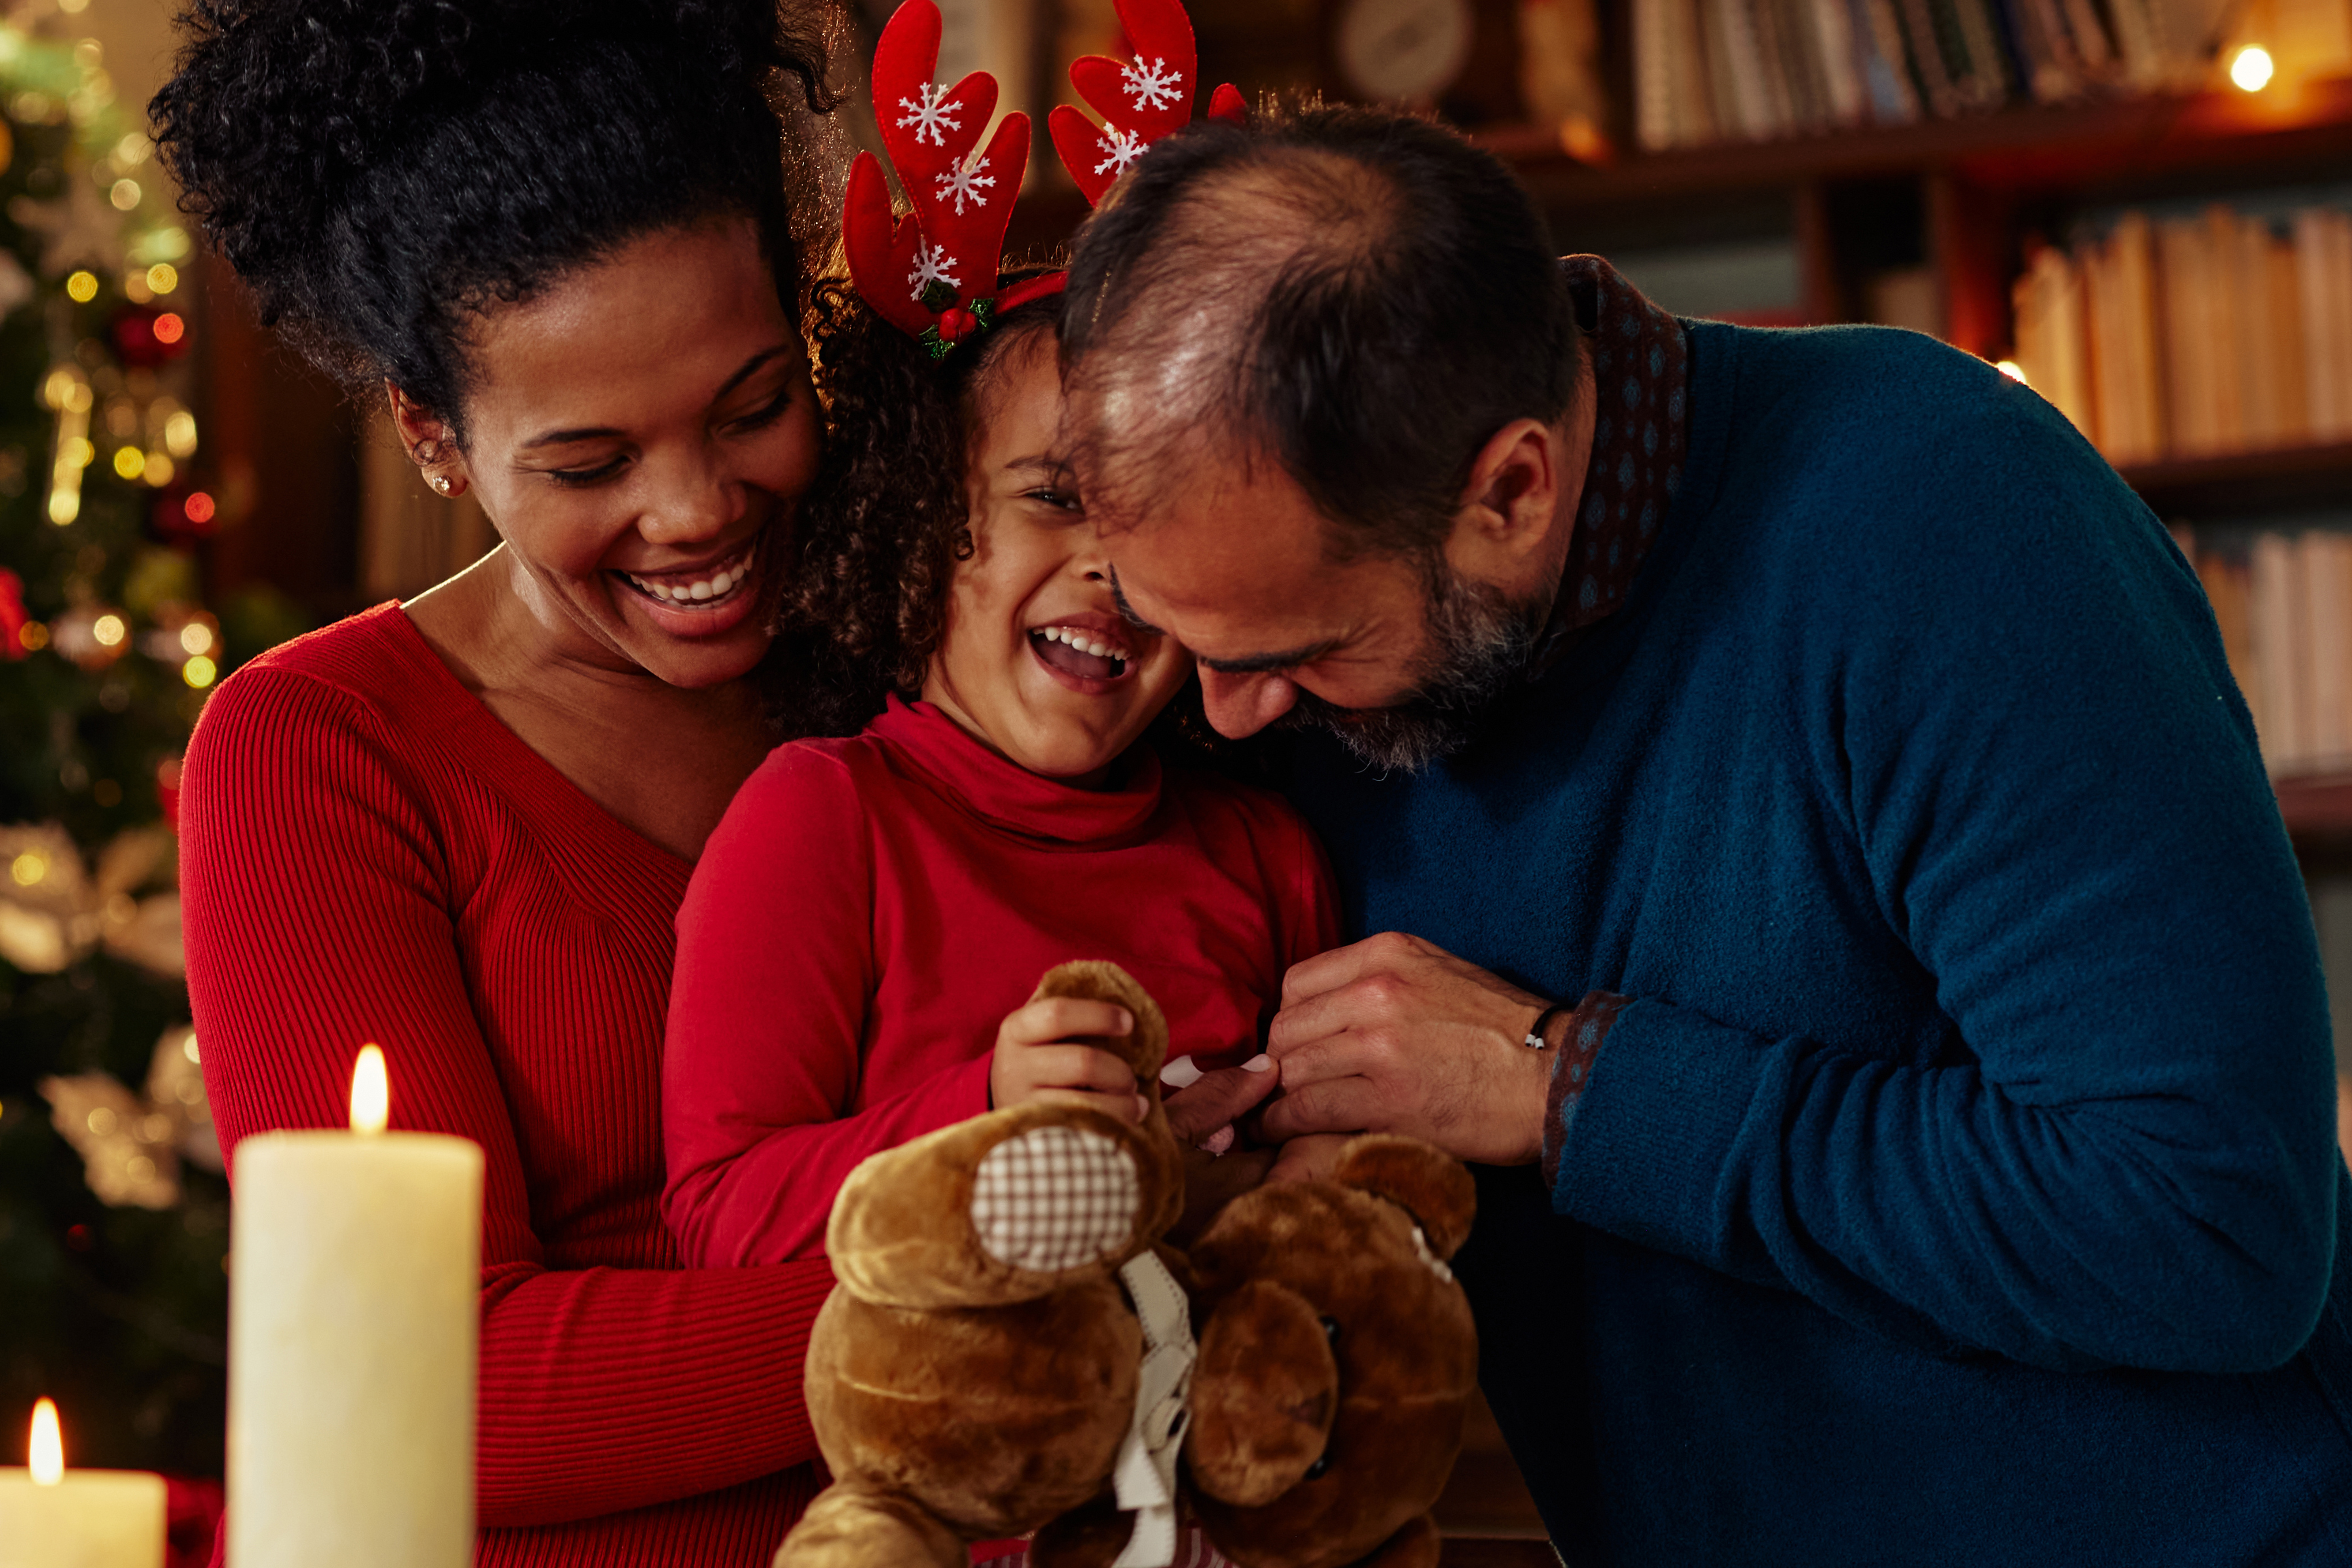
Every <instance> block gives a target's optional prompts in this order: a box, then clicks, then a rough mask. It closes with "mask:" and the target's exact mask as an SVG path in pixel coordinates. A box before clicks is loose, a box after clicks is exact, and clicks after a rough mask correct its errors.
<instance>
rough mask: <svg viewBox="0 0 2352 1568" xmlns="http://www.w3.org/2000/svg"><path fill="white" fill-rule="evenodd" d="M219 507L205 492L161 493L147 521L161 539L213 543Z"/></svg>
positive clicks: (159, 492) (175, 491)
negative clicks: (195, 540)
mask: <svg viewBox="0 0 2352 1568" xmlns="http://www.w3.org/2000/svg"><path fill="white" fill-rule="evenodd" d="M219 510H220V509H219V507H218V506H217V505H215V502H214V500H213V498H212V496H211V495H210V494H209V493H208V492H206V491H204V490H181V489H168V490H161V491H158V492H157V494H156V496H155V501H154V505H153V507H152V509H151V510H150V511H149V513H148V521H149V523H150V524H151V525H152V528H153V531H154V533H155V536H156V537H157V538H159V539H210V538H211V537H212V536H213V530H214V528H215V526H216V525H217V523H218V521H219V515H218V514H219Z"/></svg>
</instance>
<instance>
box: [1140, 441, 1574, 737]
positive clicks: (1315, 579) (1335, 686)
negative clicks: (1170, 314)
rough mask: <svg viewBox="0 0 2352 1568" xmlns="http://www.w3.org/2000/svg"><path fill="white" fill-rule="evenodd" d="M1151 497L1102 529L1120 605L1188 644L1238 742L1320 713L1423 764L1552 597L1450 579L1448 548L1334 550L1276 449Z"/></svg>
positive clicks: (1485, 696) (1531, 634)
mask: <svg viewBox="0 0 2352 1568" xmlns="http://www.w3.org/2000/svg"><path fill="white" fill-rule="evenodd" d="M1204 470H1205V471H1204ZM1155 500H1156V502H1157V504H1156V506H1155V508H1154V515H1153V516H1152V517H1151V518H1150V520H1149V521H1143V522H1142V523H1140V524H1139V526H1135V527H1131V528H1125V529H1122V530H1119V531H1113V532H1107V533H1106V534H1105V536H1104V540H1103V545H1104V551H1105V553H1106V554H1107V555H1108V557H1109V558H1110V561H1111V565H1112V571H1113V574H1114V582H1115V584H1116V585H1117V588H1118V593H1119V595H1120V600H1121V604H1122V606H1123V607H1124V608H1125V609H1126V610H1127V611H1128V613H1129V615H1131V616H1133V617H1134V618H1136V619H1138V620H1140V621H1142V622H1143V623H1145V624H1146V625H1148V626H1154V627H1157V628H1159V629H1160V630H1162V631H1165V632H1168V633H1169V634H1171V636H1173V637H1175V638H1176V640H1177V641H1179V642H1181V643H1182V644H1183V645H1184V646H1185V647H1187V648H1189V649H1191V650H1192V653H1193V654H1194V655H1195V656H1196V658H1197V660H1198V664H1199V668H1200V674H1201V685H1202V695H1203V697H1204V698H1205V700H1206V704H1207V709H1208V717H1209V721H1210V723H1212V724H1213V725H1214V726H1215V727H1216V729H1217V731H1218V732H1219V733H1221V734H1223V735H1227V736H1231V737H1234V738H1236V739H1238V738H1240V737H1241V736H1244V735H1251V734H1255V733H1256V732H1257V731H1260V730H1263V729H1265V728H1266V727H1267V726H1268V725H1272V724H1277V723H1288V724H1300V723H1312V724H1317V725H1319V726H1321V727H1323V728H1326V729H1328V730H1329V731H1332V732H1333V733H1334V734H1336V735H1337V736H1339V739H1340V740H1341V741H1342V742H1345V743H1346V744H1348V745H1349V748H1350V749H1351V750H1353V751H1355V752H1357V754H1358V755H1360V756H1361V757H1363V758H1364V759H1365V760H1366V761H1367V762H1369V763H1374V764H1376V765H1379V766H1383V767H1393V768H1399V769H1402V770H1405V771H1411V770H1412V769H1414V768H1418V767H1420V766H1422V765H1423V764H1425V763H1428V762H1430V761H1432V760H1433V759H1434V758H1435V757H1438V756H1442V755H1444V754H1445V753H1447V752H1452V751H1454V750H1455V749H1457V748H1458V747H1459V746H1460V744H1461V743H1462V742H1464V741H1465V739H1467V737H1468V733H1469V730H1470V726H1471V723H1472V721H1474V720H1475V718H1476V717H1477V715H1478V712H1479V711H1480V710H1482V709H1483V708H1484V707H1485V706H1486V702H1487V701H1488V700H1490V699H1491V698H1492V696H1493V695H1494V694H1495V692H1496V690H1498V689H1500V688H1501V687H1502V686H1503V685H1504V684H1506V683H1507V680H1508V679H1509V678H1510V676H1511V675H1512V674H1514V673H1516V672H1517V670H1518V669H1519V668H1522V667H1523V666H1524V665H1525V663H1526V660H1527V656H1528V651H1529V649H1530V648H1531V647H1533V644H1534V642H1535V639H1536V637H1537V636H1538V634H1539V633H1540V631H1541V629H1542V626H1543V623H1544V619H1545V616H1546V613H1547V612H1548V611H1549V600H1548V599H1547V600H1546V601H1544V602H1542V603H1530V604H1520V605H1512V604H1509V603H1507V602H1506V601H1505V600H1504V599H1503V597H1502V596H1501V595H1499V594H1497V593H1496V592H1495V590H1493V589H1492V588H1490V587H1487V586H1486V585H1485V584H1478V583H1474V582H1470V581H1467V580H1465V579H1463V578H1461V577H1458V576H1456V575H1455V574H1454V573H1453V572H1452V571H1451V569H1450V568H1448V567H1447V566H1446V564H1445V562H1444V555H1443V553H1442V552H1431V553H1430V555H1429V556H1428V557H1427V558H1425V559H1415V558H1412V557H1401V556H1397V555H1391V554H1366V555H1363V556H1360V557H1359V558H1358V559H1356V560H1353V561H1349V562H1346V563H1340V562H1338V561H1335V560H1333V559H1332V558H1331V557H1330V554H1329V552H1328V539H1329V537H1330V525H1329V524H1328V522H1327V521H1325V520H1324V518H1323V517H1322V515H1321V513H1319V512H1318V510H1316V509H1315V506H1314V503H1313V502H1312V501H1310V500H1308V499H1307V493H1306V491H1305V490H1303V489H1300V488H1299V486H1298V483H1297V481H1296V480H1295V479H1292V478H1291V477H1290V476H1289V475H1288V474H1286V473H1285V472H1284V471H1283V470H1282V469H1281V468H1280V467H1279V465H1277V464H1276V463H1274V462H1271V461H1268V460H1264V459H1261V460H1259V461H1256V462H1254V463H1248V464H1244V463H1239V462H1228V463H1216V464H1203V465H1200V466H1199V467H1197V468H1195V469H1194V472H1193V473H1192V475H1190V476H1188V477H1187V478H1186V479H1184V480H1183V481H1181V482H1179V483H1177V484H1174V485H1171V486H1169V487H1168V488H1167V489H1166V491H1165V492H1163V493H1162V494H1161V495H1160V496H1158V497H1156V498H1155Z"/></svg>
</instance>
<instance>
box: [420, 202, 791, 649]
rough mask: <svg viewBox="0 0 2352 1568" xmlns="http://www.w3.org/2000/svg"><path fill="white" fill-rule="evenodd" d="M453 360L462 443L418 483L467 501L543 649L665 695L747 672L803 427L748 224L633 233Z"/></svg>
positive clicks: (780, 328)
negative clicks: (469, 385)
mask: <svg viewBox="0 0 2352 1568" xmlns="http://www.w3.org/2000/svg"><path fill="white" fill-rule="evenodd" d="M470 354H471V358H472V362H473V364H474V367H475V370H476V373H477V383H476V385H475V387H474V388H473V390H472V391H471V392H470V394H469V395H468V397H467V424H468V426H469V428H468V431H467V445H466V447H465V450H464V451H463V452H462V453H461V454H457V455H456V457H455V458H454V460H453V461H450V462H448V463H446V464H443V465H436V467H435V468H433V470H432V471H435V472H444V473H449V474H452V475H455V476H461V477H462V478H463V479H465V480H466V482H467V483H468V484H470V485H472V486H473V487H474V489H475V490H476V492H477V493H478V495H479V496H480V497H481V500H482V505H483V508H484V510H487V511H488V513H489V515H490V518H491V520H492V521H495V522H496V523H497V524H498V529H499V535H500V537H501V538H503V539H504V541H505V542H506V549H507V553H508V555H509V560H510V563H511V572H512V576H511V582H512V585H513V587H514V589H515V591H516V593H517V595H519V596H520V598H521V600H522V601H523V604H524V605H525V607H526V609H527V610H528V611H529V613H530V615H531V616H532V617H533V618H534V619H535V620H537V621H538V622H539V623H540V624H541V625H542V626H545V627H546V628H547V629H548V630H549V631H550V632H551V634H553V635H554V636H555V637H556V638H557V642H558V647H560V648H562V649H563V650H564V651H565V652H567V653H569V654H571V655H573V656H575V657H578V658H582V659H583V660H585V661H587V662H589V663H592V664H595V665H598V666H602V667H604V668H612V669H615V670H631V671H635V670H643V671H645V672H646V673H649V674H652V675H654V676H656V677H657V678H659V679H662V680H665V681H667V682H668V683H669V684H671V685H673V686H680V687H708V686H714V685H717V684H719V683H720V682H723V681H727V680H731V679H735V678H736V677H738V676H740V675H743V674H745V673H746V672H747V671H749V670H750V669H751V667H752V666H753V665H755V664H757V663H758V662H759V660H760V657H761V653H762V652H763V651H765V649H766V647H767V645H768V634H767V631H766V626H765V622H766V616H764V615H763V614H762V613H761V602H762V594H761V589H762V587H763V586H764V584H763V583H762V581H761V579H762V576H763V574H766V573H767V572H770V571H772V570H773V569H774V562H775V561H776V559H777V558H778V557H779V556H781V554H782V552H781V551H780V550H778V549H775V548H773V546H774V545H779V544H781V543H782V542H783V539H782V536H783V533H784V531H785V530H786V529H788V528H789V527H790V525H791V519H792V514H793V503H794V502H795V501H796V500H798V499H799V497H800V494H801V492H802V491H803V490H804V489H807V488H808V485H809V481H810V480H811V479H812V478H814V474H815V470H816V461H817V442H818V428H819V427H818V420H817V412H816V399H815V395H814V393H813V392H812V391H811V389H810V385H809V376H808V356H807V353H806V352H805V351H804V350H803V347H802V345H801V340H800V336H799V334H798V333H796V332H795V331H793V324H792V321H791V320H790V318H789V317H788V316H787V315H786V314H785V311H784V308H783V305H782V301H781V300H778V298H777V294H776V280H775V278H774V275H773V273H772V269H771V268H770V266H769V263H768V259H767V258H766V257H765V256H764V255H763V254H762V253H761V247H760V242H759V236H758V231H757V230H756V229H755V228H754V227H753V226H752V225H751V222H750V220H748V219H740V220H734V221H724V222H713V223H709V224H705V225H700V226H696V227H693V228H688V229H682V230H677V231H672V232H668V233H664V234H656V235H649V236H646V237H643V238H641V239H638V240H636V241H635V242H633V243H631V244H630V245H628V246H627V247H625V248H623V249H622V250H620V251H619V252H617V253H615V254H614V256H613V257H611V258H608V259H606V260H604V261H601V262H599V263H597V264H595V265H594V266H592V267H588V268H583V269H582V270H580V271H578V272H576V273H574V274H572V275H571V276H570V277H568V278H564V279H561V280H559V281H558V282H557V283H556V284H555V285H554V286H553V287H551V288H550V289H547V290H546V291H545V292H544V293H542V294H539V295H536V296H534V297H532V298H530V299H529V300H525V301H523V302H521V303H520V304H518V305H515V306H513V307H510V308H507V309H503V310H495V311H492V312H491V313H490V314H489V315H488V316H487V317H486V318H484V320H483V321H482V322H481V324H480V328H479V330H478V334H477V336H476V339H475V341H474V342H473V343H472V344H471V345H470ZM402 413H403V418H402V425H403V433H404V435H407V436H410V437H411V445H412V447H413V446H414V445H415V438H417V437H420V436H423V437H429V436H430V435H431V434H432V431H431V429H430V428H429V427H427V426H419V425H417V424H416V423H415V415H414V414H413V412H410V411H407V410H405V409H403V410H402Z"/></svg>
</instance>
